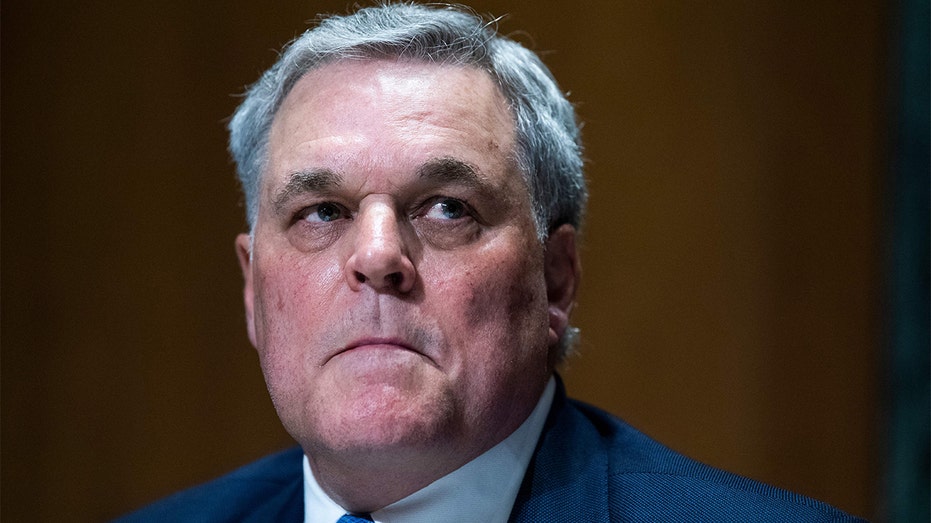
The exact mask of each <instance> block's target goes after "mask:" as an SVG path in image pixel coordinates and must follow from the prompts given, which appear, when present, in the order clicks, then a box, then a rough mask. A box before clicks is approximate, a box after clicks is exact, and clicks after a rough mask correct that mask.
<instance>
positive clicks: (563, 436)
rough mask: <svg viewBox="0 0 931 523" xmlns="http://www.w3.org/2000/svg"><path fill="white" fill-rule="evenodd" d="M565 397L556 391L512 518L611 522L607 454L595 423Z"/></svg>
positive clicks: (559, 383) (558, 386) (519, 522)
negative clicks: (593, 424) (589, 421)
mask: <svg viewBox="0 0 931 523" xmlns="http://www.w3.org/2000/svg"><path fill="white" fill-rule="evenodd" d="M586 421H587V420H586V418H585V416H584V415H583V414H582V413H581V412H579V411H578V410H577V409H576V408H575V407H574V406H573V405H572V403H571V402H570V401H569V400H568V399H567V397H566V389H565V386H564V385H563V383H562V380H561V379H560V378H559V376H558V375H557V376H556V395H555V397H554V399H553V406H552V407H551V409H550V413H549V416H548V417H547V420H546V425H545V426H544V428H543V434H542V435H541V436H540V440H539V442H538V443H537V448H536V451H535V452H534V458H533V460H532V461H531V462H530V466H529V467H528V469H527V473H526V475H525V476H524V481H523V483H522V484H521V489H520V491H519V493H518V495H517V500H516V501H515V502H514V509H513V510H512V512H511V517H510V521H512V522H516V523H523V522H527V523H529V522H538V521H608V519H609V517H608V516H609V515H608V509H607V507H608V500H607V498H608V483H607V481H608V455H607V449H606V448H605V446H604V443H603V442H602V441H601V440H600V437H599V435H598V432H597V431H596V430H595V428H594V427H593V426H592V424H591V423H586Z"/></svg>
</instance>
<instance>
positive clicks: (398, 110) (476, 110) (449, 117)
mask: <svg viewBox="0 0 931 523" xmlns="http://www.w3.org/2000/svg"><path fill="white" fill-rule="evenodd" d="M356 141H357V142H360V143H362V144H368V145H370V147H369V148H368V149H365V150H366V151H367V153H369V154H373V155H376V154H377V155H387V154H395V155H397V156H398V157H401V156H409V157H410V158H409V159H410V160H411V161H415V162H416V161H421V162H422V161H426V160H428V159H424V158H417V154H418V153H419V152H424V151H429V148H430V146H431V145H436V146H437V147H440V146H441V147H445V148H448V149H450V151H452V152H457V151H458V152H460V153H461V154H464V155H465V156H466V158H463V159H464V160H465V161H470V162H473V163H482V162H489V161H492V160H494V159H496V158H495V157H500V159H501V160H502V161H505V162H506V169H505V170H506V171H507V173H508V174H511V175H515V176H517V178H519V179H520V182H521V183H520V185H522V186H525V183H524V180H523V176H521V175H520V174H519V173H518V170H517V168H516V166H517V162H516V160H515V147H516V142H517V140H516V123H515V118H514V115H513V111H512V110H511V108H510V107H509V105H508V103H507V101H506V100H505V97H504V95H503V94H502V92H501V90H500V88H499V87H498V85H497V84H496V82H495V81H494V80H493V78H492V77H491V75H489V74H488V73H487V72H486V71H484V70H482V69H479V68H477V67H474V66H471V65H454V64H434V63H427V62H423V61H418V60H411V59H366V60H355V59H353V60H340V61H335V62H329V63H326V64H324V65H321V66H319V67H316V68H314V69H312V70H310V71H308V72H307V73H305V74H304V76H302V77H301V79H300V80H298V81H297V82H296V83H295V84H294V86H293V88H292V89H291V91H290V92H289V93H288V95H287V96H286V97H285V99H284V101H283V102H282V104H281V105H280V107H279V110H278V111H277V113H276V115H275V118H274V120H273V123H272V126H271V129H270V132H269V137H268V145H267V161H266V168H265V169H264V171H265V172H264V173H263V178H264V177H265V176H267V175H268V174H269V173H272V174H274V173H280V172H281V170H282V169H285V170H287V169H289V168H293V167H294V166H284V165H281V162H282V159H283V158H284V157H285V156H286V155H285V153H289V154H290V153H294V152H295V151H298V150H301V149H303V150H305V151H315V152H319V151H327V152H329V153H330V154H337V155H338V154H339V153H340V151H352V150H354V149H353V147H354V146H355V145H356V144H355V143H354V142H356ZM315 146H316V147H315ZM470 155H471V156H472V157H471V158H470V157H468V156H470ZM445 156H449V154H440V155H438V157H445ZM499 167H500V166H499ZM524 189H525V190H526V187H524Z"/></svg>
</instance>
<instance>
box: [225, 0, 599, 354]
mask: <svg viewBox="0 0 931 523" xmlns="http://www.w3.org/2000/svg"><path fill="white" fill-rule="evenodd" d="M494 23H495V22H494V21H491V22H486V21H485V20H483V19H482V17H480V16H478V15H476V14H475V13H474V12H473V11H471V10H469V9H468V8H466V7H463V6H451V5H438V4H433V5H418V4H413V3H406V2H405V3H381V4H379V5H376V6H373V7H367V8H363V9H359V10H358V11H356V12H355V13H354V14H351V15H346V16H332V17H327V18H323V19H322V20H321V21H320V22H319V24H318V25H317V26H316V27H314V28H312V29H310V30H308V31H306V32H305V33H304V34H302V35H301V36H300V37H298V38H297V39H295V40H294V41H293V42H291V43H290V44H289V45H287V46H286V47H285V49H284V50H283V51H282V54H281V57H280V58H279V59H278V62H277V63H275V65H273V66H272V67H271V68H270V69H269V70H267V71H266V72H265V73H264V74H263V75H262V77H261V78H259V80H258V81H257V82H256V83H255V84H253V85H252V86H251V87H249V89H248V91H247V93H246V97H245V99H244V100H243V102H242V104H241V105H240V106H239V107H238V108H237V109H236V112H235V113H234V115H233V117H232V119H231V120H230V123H229V131H230V145H229V148H230V153H231V154H232V156H233V160H234V161H235V162H236V172H237V175H238V177H239V181H240V182H241V183H242V188H243V193H244V194H245V199H246V216H247V219H248V221H249V226H250V228H253V229H254V227H255V223H256V218H257V214H258V194H259V184H260V181H261V176H262V172H263V170H264V168H265V163H266V149H267V146H268V136H269V131H270V129H271V126H272V121H273V120H274V118H275V114H276V112H277V111H278V108H279V107H280V106H281V103H282V101H283V100H284V98H285V97H286V96H287V95H288V93H289V92H290V91H291V88H292V87H294V84H295V83H297V81H298V80H299V79H300V78H301V77H302V76H304V75H305V74H306V73H307V72H308V71H310V70H312V69H315V68H318V67H320V66H322V65H324V64H327V63H332V62H335V61H339V60H360V59H378V58H409V59H415V60H422V61H427V62H435V63H444V64H455V65H466V66H473V67H477V68H479V69H481V70H483V71H485V72H487V73H488V74H489V75H490V76H491V78H492V79H493V80H494V81H495V83H496V84H497V85H498V87H499V89H500V90H501V92H502V94H503V96H504V98H505V100H506V101H507V104H508V106H509V107H510V109H511V111H512V113H513V115H514V119H515V126H516V133H517V136H516V138H517V144H516V146H515V149H516V150H515V151H514V152H513V154H514V156H515V159H516V163H517V167H518V169H519V170H520V172H521V175H522V176H523V178H524V181H525V183H526V184H527V188H528V190H529V193H530V200H531V203H532V206H533V213H534V221H535V223H536V228H537V236H538V238H539V239H540V240H541V241H543V240H545V239H546V238H547V236H549V233H550V232H552V231H553V230H555V229H556V228H557V227H559V226H560V225H562V224H566V223H568V224H571V225H573V226H575V227H576V228H577V229H578V228H580V227H581V222H582V217H583V214H584V211H585V203H586V200H587V196H588V193H587V190H586V184H585V177H584V174H583V172H582V144H581V140H580V136H579V126H578V124H577V122H576V118H575V111H574V109H573V107H572V105H571V104H570V103H569V101H568V100H567V99H566V97H565V95H564V94H563V93H562V91H560V89H559V86H558V85H557V84H556V80H555V79H554V78H553V76H552V74H551V73H550V71H549V69H547V68H546V66H545V65H544V64H543V62H542V61H541V60H540V59H539V57H537V55H536V54H534V53H533V52H532V51H530V50H528V49H527V48H525V47H523V46H522V45H520V44H518V43H517V42H515V41H513V40H511V39H509V38H507V37H504V36H501V35H499V34H497V32H496V28H495V27H494ZM576 334H577V330H576V329H573V328H570V329H567V331H566V336H564V339H563V340H562V345H563V353H565V352H566V351H567V350H568V348H569V347H570V346H571V345H572V341H573V340H574V338H575V336H576Z"/></svg>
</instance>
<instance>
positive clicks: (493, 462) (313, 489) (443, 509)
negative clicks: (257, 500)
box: [304, 377, 556, 523]
mask: <svg viewBox="0 0 931 523" xmlns="http://www.w3.org/2000/svg"><path fill="white" fill-rule="evenodd" d="M555 390H556V379H555V378H552V377H551V378H550V380H549V383H547V385H546V388H545V389H544V391H543V394H542V395H541V396H540V400H539V401H538V402H537V405H536V407H534V409H533V411H532V412H531V413H530V416H528V417H527V419H526V420H525V421H524V423H522V424H521V426H520V427H518V428H517V430H515V431H514V432H513V433H511V435H510V436H508V437H507V438H505V439H504V441H502V442H500V443H498V444H497V445H495V446H494V447H492V448H491V449H489V450H488V451H486V452H485V453H484V454H482V455H480V456H478V457H477V458H475V459H473V460H472V461H470V462H468V463H466V464H465V465H463V466H462V467H460V468H458V469H456V470H454V471H453V472H450V473H449V474H447V475H446V476H443V477H442V478H440V479H438V480H436V481H434V482H433V483H431V484H429V485H427V486H426V487H424V488H422V489H420V490H418V491H417V492H414V493H413V494H411V495H409V496H407V497H406V498H404V499H401V500H398V501H396V502H394V503H392V504H390V505H388V506H387V507H385V508H383V509H381V510H378V511H376V512H374V513H373V514H372V518H373V519H374V520H375V522H376V523H400V522H403V523H432V522H435V521H450V522H454V521H459V520H461V521H482V522H484V523H494V522H506V521H507V519H508V517H509V516H510V514H511V509H512V507H513V505H514V500H515V499H516V498H517V491H518V490H519V489H520V484H521V481H522V480H523V478H524V474H525V473H526V471H527V466H528V465H529V464H530V459H531V458H532V457H533V450H534V448H535V447H536V444H537V440H538V439H539V438H540V433H541V432H542V431H543V425H544V423H545V422H546V416H547V414H548V413H549V410H550V406H551V405H552V403H553V395H554V393H555ZM345 512H346V510H345V509H343V508H342V507H340V506H339V505H338V504H337V503H336V502H335V501H333V500H332V499H330V497H329V496H327V495H326V493H325V492H324V491H323V489H322V488H321V487H320V485H319V484H318V483H317V480H316V479H314V476H313V472H311V469H310V462H309V461H308V460H307V456H304V523H333V522H335V521H336V520H338V519H339V517H340V516H342V515H343V514H344V513H345ZM457 515H458V517H457Z"/></svg>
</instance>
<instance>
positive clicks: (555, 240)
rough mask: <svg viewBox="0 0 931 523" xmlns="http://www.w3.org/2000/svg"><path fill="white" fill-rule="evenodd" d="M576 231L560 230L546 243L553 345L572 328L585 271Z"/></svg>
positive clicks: (567, 225) (551, 235)
mask: <svg viewBox="0 0 931 523" xmlns="http://www.w3.org/2000/svg"><path fill="white" fill-rule="evenodd" d="M576 236H577V233H576V230H575V227H573V226H572V225H569V224H564V225H561V226H559V228H557V229H556V230H555V231H553V232H552V233H551V234H550V236H549V238H547V240H546V252H545V259H544V264H545V267H544V273H545V276H546V295H547V299H548V301H549V308H548V311H549V324H550V336H551V337H553V338H554V340H551V341H559V339H561V338H562V336H563V334H564V333H565V330H566V328H567V327H568V326H569V315H570V314H571V313H572V307H573V305H575V296H576V291H577V289H578V286H579V278H580V276H581V267H580V265H579V255H578V250H577V249H576V245H575V240H576Z"/></svg>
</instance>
